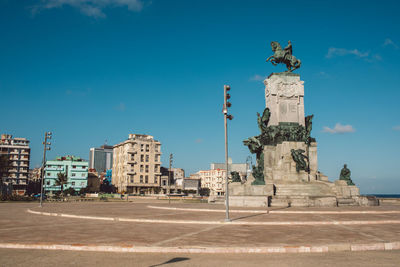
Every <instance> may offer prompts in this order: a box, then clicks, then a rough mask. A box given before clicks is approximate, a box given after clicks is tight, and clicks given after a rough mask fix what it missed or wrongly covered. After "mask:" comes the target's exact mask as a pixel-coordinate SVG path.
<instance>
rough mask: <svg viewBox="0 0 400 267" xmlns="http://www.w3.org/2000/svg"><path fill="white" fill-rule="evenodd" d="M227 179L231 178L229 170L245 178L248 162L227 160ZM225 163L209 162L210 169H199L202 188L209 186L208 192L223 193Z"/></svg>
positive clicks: (198, 173)
mask: <svg viewBox="0 0 400 267" xmlns="http://www.w3.org/2000/svg"><path fill="white" fill-rule="evenodd" d="M228 168H229V173H228V179H229V180H230V179H231V177H232V176H231V172H238V173H239V175H240V177H241V179H246V176H247V173H248V170H249V164H247V163H232V162H228ZM225 169H226V164H225V163H211V169H210V170H206V171H199V172H197V175H198V176H199V177H200V180H201V187H202V188H209V189H210V194H214V195H218V196H220V195H221V196H222V195H224V194H225V177H226V170H225ZM191 176H192V175H191Z"/></svg>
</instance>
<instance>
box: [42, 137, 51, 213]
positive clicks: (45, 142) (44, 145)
mask: <svg viewBox="0 0 400 267" xmlns="http://www.w3.org/2000/svg"><path fill="white" fill-rule="evenodd" d="M48 139H51V132H46V133H45V134H44V141H43V142H42V144H43V165H42V171H41V175H42V179H41V182H40V205H39V206H40V207H43V204H42V203H43V182H44V175H45V171H44V168H45V166H46V151H47V150H50V145H51V143H50V142H47V140H48Z"/></svg>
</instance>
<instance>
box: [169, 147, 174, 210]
mask: <svg viewBox="0 0 400 267" xmlns="http://www.w3.org/2000/svg"><path fill="white" fill-rule="evenodd" d="M173 158H174V156H173V155H172V153H171V154H169V171H168V204H171V197H170V194H171V167H172V161H173Z"/></svg>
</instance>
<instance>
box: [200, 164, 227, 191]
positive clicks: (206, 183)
mask: <svg viewBox="0 0 400 267" xmlns="http://www.w3.org/2000/svg"><path fill="white" fill-rule="evenodd" d="M197 174H198V176H199V177H200V181H201V187H202V188H208V189H210V195H217V196H223V195H225V177H226V176H225V175H226V170H223V169H216V170H207V171H199V172H197Z"/></svg>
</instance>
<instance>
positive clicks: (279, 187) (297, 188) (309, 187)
mask: <svg viewBox="0 0 400 267" xmlns="http://www.w3.org/2000/svg"><path fill="white" fill-rule="evenodd" d="M274 185H275V196H279V197H281V196H291V197H306V196H307V197H322V196H323V197H326V196H336V192H335V190H334V187H332V186H330V185H329V184H327V183H324V182H312V183H276V184H274Z"/></svg>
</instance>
